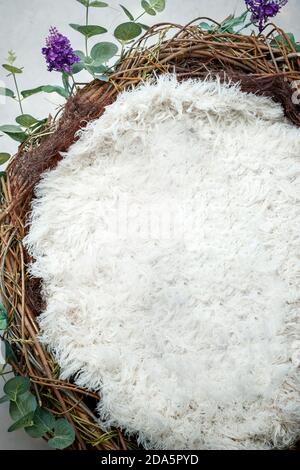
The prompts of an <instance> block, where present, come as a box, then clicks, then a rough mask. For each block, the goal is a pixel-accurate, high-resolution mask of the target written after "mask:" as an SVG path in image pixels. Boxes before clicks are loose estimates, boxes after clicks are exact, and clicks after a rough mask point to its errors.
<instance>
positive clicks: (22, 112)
mask: <svg viewBox="0 0 300 470" xmlns="http://www.w3.org/2000/svg"><path fill="white" fill-rule="evenodd" d="M12 75H13V78H14V82H15V87H16V92H17V96H18V103H19V106H20V110H21V114H22V115H23V114H24V111H23V107H22V102H21V101H22V100H21V96H20V92H19V87H18V82H17V79H16V75H15V74H14V73H13V74H12Z"/></svg>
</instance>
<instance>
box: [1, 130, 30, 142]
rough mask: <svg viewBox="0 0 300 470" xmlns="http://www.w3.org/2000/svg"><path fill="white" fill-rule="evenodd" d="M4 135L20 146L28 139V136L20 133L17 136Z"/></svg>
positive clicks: (9, 133) (13, 134)
mask: <svg viewBox="0 0 300 470" xmlns="http://www.w3.org/2000/svg"><path fill="white" fill-rule="evenodd" d="M5 134H6V135H7V136H8V137H10V138H11V139H12V140H15V141H16V142H20V143H21V144H22V143H23V142H25V140H26V139H27V138H28V135H27V134H26V133H25V132H20V133H19V134H15V133H11V132H5Z"/></svg>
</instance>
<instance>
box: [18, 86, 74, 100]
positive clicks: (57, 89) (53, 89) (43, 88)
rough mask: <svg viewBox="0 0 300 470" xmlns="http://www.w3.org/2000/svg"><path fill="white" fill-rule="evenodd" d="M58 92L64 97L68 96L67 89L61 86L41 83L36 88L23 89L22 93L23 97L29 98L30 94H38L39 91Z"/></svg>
mask: <svg viewBox="0 0 300 470" xmlns="http://www.w3.org/2000/svg"><path fill="white" fill-rule="evenodd" d="M41 92H44V93H57V94H58V95H60V96H63V97H64V98H68V94H67V92H66V90H65V89H64V88H63V87H61V86H55V85H41V86H38V87H36V88H31V89H30V90H23V91H21V95H22V96H23V98H28V97H29V96H32V95H36V94H37V93H41Z"/></svg>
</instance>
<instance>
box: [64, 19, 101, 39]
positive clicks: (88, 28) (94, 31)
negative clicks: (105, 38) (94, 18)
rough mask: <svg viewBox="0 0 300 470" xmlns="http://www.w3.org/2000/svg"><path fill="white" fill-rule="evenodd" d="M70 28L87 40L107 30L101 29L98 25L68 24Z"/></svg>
mask: <svg viewBox="0 0 300 470" xmlns="http://www.w3.org/2000/svg"><path fill="white" fill-rule="evenodd" d="M70 26H71V28H73V29H75V31H78V32H79V33H81V34H83V35H84V36H85V37H87V38H91V37H93V36H97V35H98V34H103V33H107V29H105V28H103V27H102V26H98V25H92V24H90V25H80V24H74V23H70Z"/></svg>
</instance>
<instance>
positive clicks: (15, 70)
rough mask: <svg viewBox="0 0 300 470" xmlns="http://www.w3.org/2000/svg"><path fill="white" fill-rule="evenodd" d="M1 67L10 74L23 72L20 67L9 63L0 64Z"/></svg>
mask: <svg viewBox="0 0 300 470" xmlns="http://www.w3.org/2000/svg"><path fill="white" fill-rule="evenodd" d="M2 67H3V68H4V69H5V70H7V71H8V72H9V73H12V74H16V73H23V70H22V69H19V68H18V67H14V66H13V65H10V64H2Z"/></svg>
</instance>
